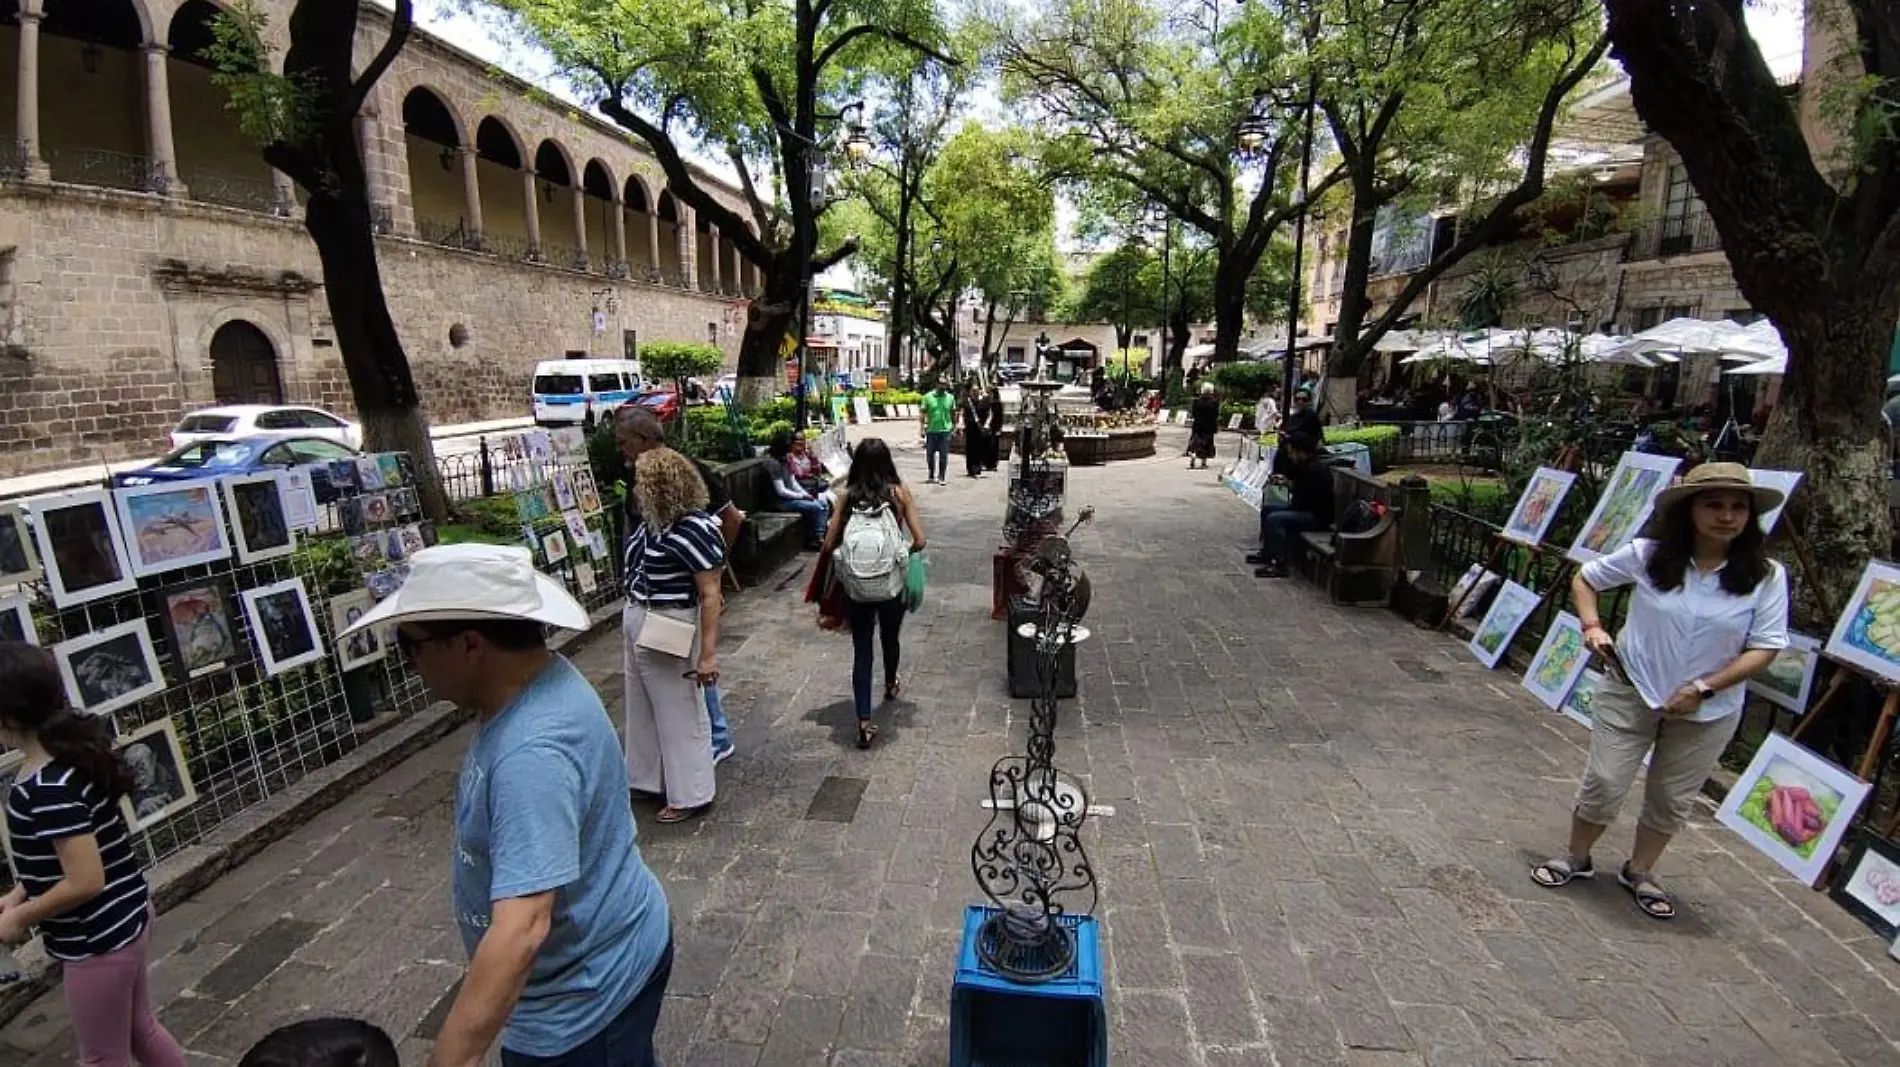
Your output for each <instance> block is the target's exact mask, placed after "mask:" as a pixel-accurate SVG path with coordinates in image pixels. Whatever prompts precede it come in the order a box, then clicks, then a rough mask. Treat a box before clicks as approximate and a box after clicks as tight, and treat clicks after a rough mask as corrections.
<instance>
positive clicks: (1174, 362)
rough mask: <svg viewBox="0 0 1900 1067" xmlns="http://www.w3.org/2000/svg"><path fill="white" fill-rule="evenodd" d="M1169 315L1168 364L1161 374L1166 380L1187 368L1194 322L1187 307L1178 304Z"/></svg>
mask: <svg viewBox="0 0 1900 1067" xmlns="http://www.w3.org/2000/svg"><path fill="white" fill-rule="evenodd" d="M1168 317H1169V318H1170V319H1171V320H1172V321H1170V322H1169V323H1168V351H1167V355H1166V357H1165V359H1166V364H1165V365H1164V366H1163V368H1162V375H1161V377H1162V379H1163V380H1164V381H1165V380H1166V379H1167V377H1168V375H1169V374H1171V373H1174V372H1177V371H1180V370H1183V369H1184V368H1185V366H1186V363H1187V348H1188V330H1189V328H1190V326H1191V325H1192V323H1190V322H1189V321H1188V313H1187V309H1186V308H1185V307H1179V306H1177V307H1176V308H1174V309H1172V310H1171V311H1169V313H1168ZM1238 336H1239V335H1238V334H1236V335H1235V337H1236V344H1238Z"/></svg>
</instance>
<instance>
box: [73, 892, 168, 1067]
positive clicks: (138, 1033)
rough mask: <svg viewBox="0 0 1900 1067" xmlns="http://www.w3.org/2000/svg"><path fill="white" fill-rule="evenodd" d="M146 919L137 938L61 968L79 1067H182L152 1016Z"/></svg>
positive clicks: (149, 929) (149, 932) (149, 930)
mask: <svg viewBox="0 0 1900 1067" xmlns="http://www.w3.org/2000/svg"><path fill="white" fill-rule="evenodd" d="M151 936H152V920H151V919H150V918H147V919H146V921H145V932H144V933H142V934H140V935H139V936H138V940H136V941H134V942H132V943H131V944H129V945H127V946H125V947H124V948H122V949H120V950H118V951H117V952H110V953H107V954H106V955H104V956H94V957H93V958H91V959H89V960H79V961H78V962H74V963H67V964H65V965H64V970H65V985H66V1011H67V1013H68V1014H70V1015H71V1016H72V1018H73V1036H74V1038H76V1039H77V1041H78V1043H79V1062H80V1064H81V1065H82V1067H131V1065H132V1064H134V1063H138V1064H143V1065H144V1067H185V1050H184V1049H182V1048H179V1047H178V1042H177V1041H176V1040H175V1039H174V1038H173V1037H172V1035H171V1034H169V1033H166V1032H165V1028H164V1027H162V1026H160V1025H159V1024H158V1017H157V1016H155V1015H153V1014H152V1000H151V994H150V992H149V991H148V990H147V987H146V980H145V954H146V950H147V948H148V947H149V946H148V945H147V942H148V941H149V940H150V939H151Z"/></svg>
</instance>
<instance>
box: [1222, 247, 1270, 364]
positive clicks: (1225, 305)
mask: <svg viewBox="0 0 1900 1067" xmlns="http://www.w3.org/2000/svg"><path fill="white" fill-rule="evenodd" d="M1242 258H1244V257H1241V256H1238V255H1234V254H1232V253H1229V252H1222V253H1221V256H1220V259H1219V261H1218V262H1217V263H1215V265H1214V358H1213V362H1215V363H1232V362H1234V361H1235V360H1237V359H1239V358H1240V334H1241V331H1243V330H1244V329H1245V328H1246V325H1247V276H1248V275H1250V274H1252V273H1253V269H1254V267H1255V266H1257V265H1259V263H1260V257H1259V256H1253V257H1251V259H1252V262H1249V263H1242V262H1241V260H1242Z"/></svg>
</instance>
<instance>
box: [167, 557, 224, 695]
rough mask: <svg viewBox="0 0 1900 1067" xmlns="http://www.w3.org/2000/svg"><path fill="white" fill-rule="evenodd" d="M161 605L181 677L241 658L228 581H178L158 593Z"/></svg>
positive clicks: (212, 669) (208, 672)
mask: <svg viewBox="0 0 1900 1067" xmlns="http://www.w3.org/2000/svg"><path fill="white" fill-rule="evenodd" d="M158 606H159V615H158V618H159V622H160V623H161V624H162V625H163V626H164V627H165V643H166V644H167V645H168V646H170V648H171V650H172V655H173V656H175V657H177V663H178V668H177V675H178V680H179V681H181V682H182V681H184V680H186V679H188V678H197V677H200V676H202V675H206V674H210V673H212V672H213V671H216V670H218V669H219V668H222V667H224V666H226V665H227V664H229V663H231V662H232V661H234V660H236V659H237V658H238V637H237V625H236V623H235V622H234V621H233V620H232V618H231V591H230V586H229V585H227V584H226V583H225V582H223V581H218V580H212V581H202V582H184V583H181V584H179V585H175V586H173V587H171V588H169V589H166V590H163V591H162V592H160V593H159V594H158Z"/></svg>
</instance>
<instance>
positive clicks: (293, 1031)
mask: <svg viewBox="0 0 1900 1067" xmlns="http://www.w3.org/2000/svg"><path fill="white" fill-rule="evenodd" d="M398 1062H399V1061H398V1060H397V1058H396V1046H395V1043H394V1042H392V1041H390V1040H389V1035H388V1034H385V1033H383V1032H382V1031H381V1030H379V1029H377V1028H376V1027H374V1026H372V1025H370V1024H369V1023H366V1022H364V1021H362V1020H361V1019H311V1020H309V1021H307V1022H301V1023H292V1024H290V1025H289V1026H286V1027H282V1028H280V1029H278V1030H274V1031H272V1032H271V1033H270V1035H269V1036H267V1037H265V1038H264V1040H262V1041H259V1042H258V1043H257V1044H255V1045H253V1046H252V1047H251V1051H249V1052H246V1053H245V1054H244V1058H243V1059H241V1060H239V1061H238V1067H397V1063H398Z"/></svg>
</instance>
